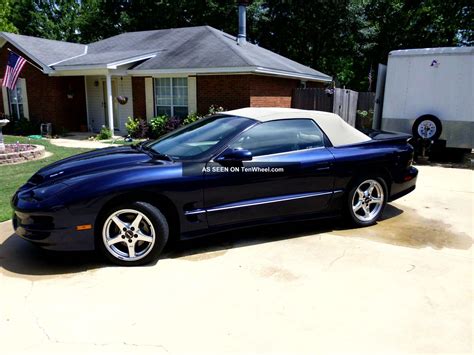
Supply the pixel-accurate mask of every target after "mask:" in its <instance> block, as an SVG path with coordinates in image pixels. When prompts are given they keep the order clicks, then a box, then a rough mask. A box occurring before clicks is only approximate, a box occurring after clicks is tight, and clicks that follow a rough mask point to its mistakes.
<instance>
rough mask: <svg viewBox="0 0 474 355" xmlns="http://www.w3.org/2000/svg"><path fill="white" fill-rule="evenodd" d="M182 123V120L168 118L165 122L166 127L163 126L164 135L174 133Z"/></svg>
mask: <svg viewBox="0 0 474 355" xmlns="http://www.w3.org/2000/svg"><path fill="white" fill-rule="evenodd" d="M182 123H183V119H181V118H179V117H176V116H174V117H170V118H168V120H167V121H166V126H165V134H166V133H169V132H171V131H174V130H175V129H176V128H179V126H181V124H182Z"/></svg>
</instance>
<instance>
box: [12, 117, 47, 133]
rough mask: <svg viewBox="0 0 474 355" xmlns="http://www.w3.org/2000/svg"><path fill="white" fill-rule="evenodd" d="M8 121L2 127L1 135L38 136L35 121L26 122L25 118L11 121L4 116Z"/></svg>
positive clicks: (37, 126)
mask: <svg viewBox="0 0 474 355" xmlns="http://www.w3.org/2000/svg"><path fill="white" fill-rule="evenodd" d="M4 118H6V119H9V120H10V123H8V124H7V125H6V126H5V127H3V133H5V134H13V135H15V136H29V135H31V134H38V133H39V131H40V124H39V123H38V122H36V121H35V120H28V119H26V118H20V119H19V120H12V118H11V117H10V118H9V117H7V116H4Z"/></svg>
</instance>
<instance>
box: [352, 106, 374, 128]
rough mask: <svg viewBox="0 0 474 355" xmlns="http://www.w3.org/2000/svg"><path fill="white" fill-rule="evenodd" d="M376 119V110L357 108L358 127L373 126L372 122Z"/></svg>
mask: <svg viewBox="0 0 474 355" xmlns="http://www.w3.org/2000/svg"><path fill="white" fill-rule="evenodd" d="M373 120H374V111H373V110H369V111H365V110H357V113H356V128H359V129H368V128H372V122H373Z"/></svg>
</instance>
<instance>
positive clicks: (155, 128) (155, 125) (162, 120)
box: [149, 115, 168, 138]
mask: <svg viewBox="0 0 474 355" xmlns="http://www.w3.org/2000/svg"><path fill="white" fill-rule="evenodd" d="M167 122H168V116H166V115H161V116H158V117H154V118H152V119H151V120H150V130H149V136H150V138H158V137H160V136H162V135H163V134H165V133H166V132H165V128H166V124H167Z"/></svg>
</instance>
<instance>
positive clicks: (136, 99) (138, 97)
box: [132, 77, 146, 118]
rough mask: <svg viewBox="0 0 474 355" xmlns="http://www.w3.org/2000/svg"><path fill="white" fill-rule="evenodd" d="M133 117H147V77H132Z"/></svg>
mask: <svg viewBox="0 0 474 355" xmlns="http://www.w3.org/2000/svg"><path fill="white" fill-rule="evenodd" d="M132 90H133V117H141V118H146V102H145V78H143V77H132Z"/></svg>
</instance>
